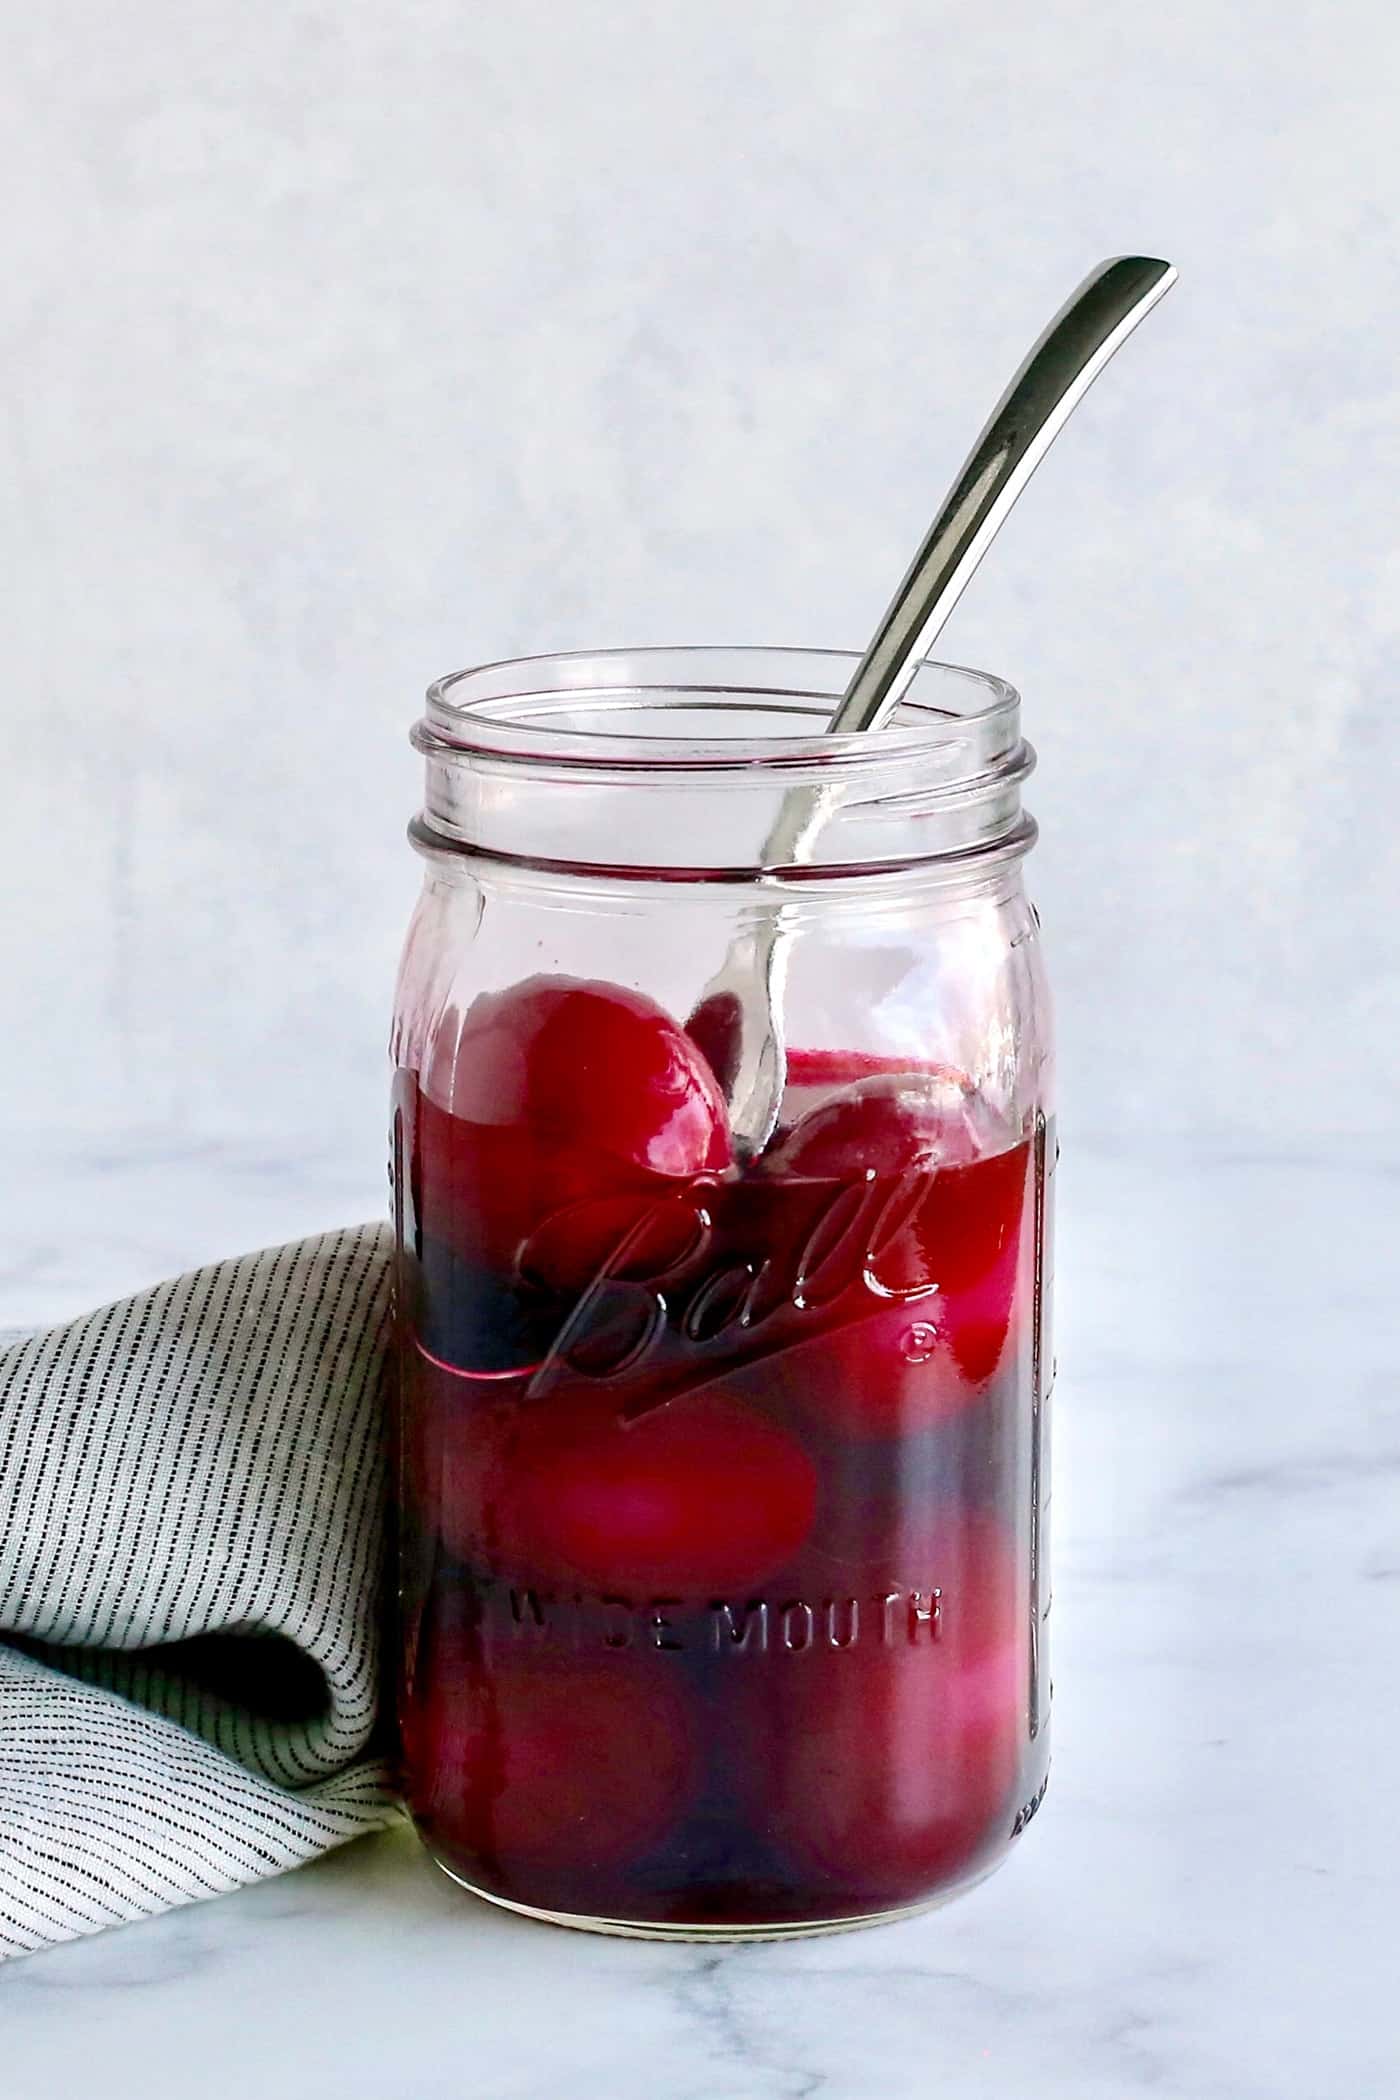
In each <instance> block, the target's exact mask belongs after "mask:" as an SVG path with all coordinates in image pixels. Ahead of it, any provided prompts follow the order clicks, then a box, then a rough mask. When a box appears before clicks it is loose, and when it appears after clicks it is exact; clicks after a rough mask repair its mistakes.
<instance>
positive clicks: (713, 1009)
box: [688, 255, 1176, 1159]
mask: <svg viewBox="0 0 1400 2100" xmlns="http://www.w3.org/2000/svg"><path fill="white" fill-rule="evenodd" d="M1175 282H1176V271H1175V270H1174V269H1173V267H1172V265H1171V264H1170V263H1166V262H1159V261H1157V260H1155V259H1154V258H1153V257H1151V256H1146V255H1120V256H1117V257H1115V258H1114V259H1113V260H1111V261H1109V262H1105V263H1101V264H1100V265H1099V267H1098V269H1096V270H1094V271H1092V272H1091V273H1090V275H1089V276H1088V277H1086V278H1085V280H1084V282H1083V284H1082V285H1080V287H1079V289H1078V291H1077V292H1076V293H1075V294H1074V296H1073V298H1072V299H1070V301H1069V302H1068V304H1067V305H1065V306H1063V307H1062V308H1061V309H1060V311H1059V313H1058V314H1056V316H1055V318H1054V320H1053V321H1052V322H1051V323H1050V325H1049V327H1048V328H1047V329H1046V331H1045V333H1044V334H1043V335H1042V336H1041V337H1040V339H1039V340H1038V341H1037V342H1036V343H1035V345H1034V346H1033V348H1032V349H1031V351H1030V353H1029V355H1028V356H1027V358H1026V360H1025V362H1024V364H1023V365H1022V366H1021V367H1020V370H1019V371H1018V372H1017V373H1016V375H1015V377H1014V378H1013V379H1012V381H1011V384H1010V385H1009V386H1008V388H1007V389H1006V392H1005V393H1004V394H1003V395H1002V397H1001V400H1000V401H999V402H998V403H997V405H996V408H995V409H994V410H993V411H992V416H991V420H990V422H989V423H988V424H987V426H986V428H985V429H984V430H983V432H982V435H981V436H980V437H979V438H978V440H977V443H976V444H975V445H974V446H973V448H972V451H971V453H970V454H969V455H968V458H967V462H966V464H965V465H964V467H963V470H962V472H961V474H959V476H958V478H957V480H956V482H955V483H954V484H953V487H952V490H951V491H950V493H949V495H948V498H947V501H946V502H945V503H944V505H943V508H942V509H941V510H940V511H939V513H938V516H937V517H936V518H935V519H934V521H933V524H932V525H931V526H930V527H929V530H928V534H927V537H926V538H925V540H924V542H923V545H922V546H921V547H920V548H919V551H918V553H917V554H916V555H915V556H914V560H913V562H912V564H911V565H910V569H909V573H908V574H907V575H906V577H905V578H904V581H903V582H902V583H901V584H900V586H899V589H898V590H897V591H896V592H895V594H894V597H893V599H892V600H891V601H890V605H889V609H888V611H887V612H886V613H885V616H884V618H883V619H882V620H881V622H880V625H879V627H878V628H877V629H876V631H875V638H874V640H873V641H872V642H871V644H870V647H869V648H868V649H867V650H866V652H865V654H864V656H863V657H862V658H861V660H860V663H859V664H858V666H857V668H856V671H855V674H854V676H853V677H852V679H851V682H850V684H849V685H848V686H847V688H846V691H845V695H844V697H843V698H842V700H841V702H840V704H839V705H838V706H837V708H836V710H835V712H834V714H833V715H832V717H831V720H830V722H829V723H828V725H827V730H828V733H829V734H830V735H835V736H839V735H842V734H848V733H849V732H850V731H852V730H862V729H878V728H879V727H880V725H881V724H882V723H883V722H885V721H887V720H888V718H889V717H890V715H891V714H893V712H894V710H895V708H896V707H897V706H898V705H899V702H900V700H901V699H902V698H903V695H904V693H905V691H906V690H907V688H908V686H909V684H910V682H911V681H912V679H913V677H914V674H915V672H916V671H917V670H918V668H919V665H920V663H921V662H922V660H923V659H924V657H925V656H926V655H927V653H928V651H929V649H930V648H931V647H932V645H933V642H934V640H935V638H936V636H937V635H938V634H939V632H940V630H941V629H942V627H943V623H944V622H945V620H946V619H947V618H948V615H949V613H951V611H952V610H953V607H954V606H955V605H956V604H957V602H958V599H959V598H960V597H961V595H962V591H963V587H964V585H965V584H966V583H967V581H968V579H969V577H970V576H971V575H972V572H973V570H974V569H975V568H976V567H977V564H978V562H980V561H981V559H982V556H983V555H984V554H985V553H986V551H987V549H988V547H989V546H990V545H991V543H992V541H993V540H994V539H995V537H996V535H997V533H998V532H1000V530H1001V528H1002V526H1003V525H1004V524H1005V522H1006V519H1007V516H1008V514H1009V512H1010V510H1011V508H1012V505H1013V504H1014V503H1015V501H1016V499H1017V497H1018V496H1019V495H1020V493H1021V491H1022V489H1024V487H1025V485H1026V483H1027V482H1028V481H1029V480H1030V478H1031V475H1032V474H1033V473H1034V472H1035V470H1036V468H1037V467H1038V466H1039V465H1040V462H1041V460H1042V459H1043V458H1044V457H1045V454H1046V453H1047V452H1048V451H1049V449H1050V446H1051V445H1052V444H1053V443H1054V441H1055V439H1056V438H1057V437H1058V436H1059V434H1060V431H1061V430H1062V429H1063V428H1064V426H1065V424H1066V422H1067V421H1068V420H1069V417H1070V416H1071V414H1072V413H1073V411H1074V410H1075V409H1076V408H1077V407H1078V405H1079V403H1080V402H1081V401H1082V400H1083V398H1084V395H1085V394H1086V393H1087V392H1088V390H1089V388H1090V386H1091V385H1092V384H1093V382H1094V380H1095V379H1097V378H1098V375H1099V373H1100V372H1101V371H1102V370H1103V368H1104V366H1105V365H1106V364H1107V363H1108V360H1109V359H1110V358H1111V357H1112V355H1113V353H1114V351H1115V350H1116V349H1117V348H1118V346H1119V344H1120V343H1122V342H1124V341H1126V339H1127V337H1128V336H1129V335H1131V334H1132V331H1133V330H1134V328H1136V326H1137V324H1138V322H1139V321H1140V320H1141V319H1142V318H1143V315H1144V314H1146V313H1148V312H1150V310H1151V309H1152V307H1154V306H1155V305H1156V304H1157V301H1158V300H1159V299H1160V298H1161V297H1162V294H1163V293H1164V292H1166V291H1168V290H1170V288H1171V286H1172V285H1173V284H1174V283H1175ZM833 799H834V798H833V793H832V790H831V789H830V788H827V787H821V788H794V789H792V790H790V792H789V793H788V794H787V795H786V796H785V797H784V799H783V803H782V807H781V808H780V810H779V812H778V816H777V819H776V821H775V823H774V825H773V828H772V830H771V831H770V833H769V835H768V837H767V839H766V840H765V841H764V845H763V853H762V870H763V876H762V879H764V880H766V881H768V882H770V883H773V884H775V885H776V884H777V882H779V881H780V880H781V875H780V873H778V874H775V873H774V872H772V871H775V870H777V871H780V870H782V869H783V868H785V867H790V866H791V865H792V864H793V862H794V861H797V862H801V861H804V860H806V859H808V858H809V857H810V855H811V851H812V846H813V843H814V841H815V838H816V835H817V833H818V831H819V830H820V829H821V826H822V824H823V822H824V821H825V819H826V817H827V816H828V815H829V813H830V811H831V807H832V803H833ZM787 932H788V925H787V916H786V914H785V913H784V910H783V907H782V905H781V904H776V905H775V907H774V909H773V910H771V911H764V912H760V913H756V914H754V915H753V917H752V918H751V920H750V921H749V923H748V924H747V925H745V926H744V927H743V928H742V929H741V930H740V931H739V932H738V933H737V934H736V935H735V937H734V940H733V941H732V943H731V944H730V948H729V953H728V955H727V956H726V957H725V961H724V966H723V968H722V969H721V970H720V971H719V972H718V974H717V975H716V976H714V977H713V978H711V980H710V982H709V984H708V985H707V986H706V987H705V990H704V992H703V993H702V995H701V998H700V1001H699V1004H698V1005H697V1006H696V1008H695V1011H694V1012H693V1013H692V1015H691V1017H690V1020H689V1023H688V1026H689V1029H690V1032H691V1034H692V1035H693V1036H694V1037H695V1038H696V1041H697V1042H698V1043H699V1044H700V1047H701V1048H702V1049H703V1050H704V1051H705V1052H706V1054H707V1055H708V1057H709V1059H710V1062H711V1064H712V1065H713V1066H714V1069H715V1072H716V1074H717V1076H718V1078H719V1081H720V1084H721V1085H722V1086H723V1087H724V1090H725V1092H726V1094H727V1096H728V1098H729V1114H730V1124H731V1127H732V1129H733V1133H734V1146H735V1151H736V1152H737V1154H738V1156H739V1157H740V1159H750V1158H753V1157H754V1156H755V1155H756V1154H757V1153H759V1152H761V1151H762V1150H763V1148H764V1146H765V1145H766V1144H767V1142H768V1140H769V1138H770V1137H771V1136H772V1134H773V1128H774V1125H775V1124H776V1122H777V1120H778V1111H779V1108H780V1107H781V1104H782V1098H783V1087H784V1085H785V1083H786V1078H787V1052H786V1049H785V1047H784V1042H783V993H784V989H785V985H786V978H787V950H788V942H787Z"/></svg>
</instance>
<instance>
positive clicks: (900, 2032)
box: [0, 1144, 1400, 2100]
mask: <svg viewBox="0 0 1400 2100" xmlns="http://www.w3.org/2000/svg"><path fill="white" fill-rule="evenodd" d="M10 1165H11V1169H12V1178H11V1183H10V1202H9V1204H8V1205H7V1208H6V1213H5V1216H4V1219H3V1223H0V1254H3V1258H4V1280H3V1285H2V1286H0V1324H3V1323H5V1322H7V1321H8V1322H12V1323H13V1322H16V1321H21V1320H28V1319H30V1318H39V1317H49V1316H61V1315H62V1314H64V1313H66V1312H70V1311H75V1310H78V1309H80V1308H81V1307H82V1306H83V1305H85V1304H87V1303H89V1302H92V1301H94V1300H95V1299H97V1298H99V1297H101V1296H102V1295H104V1294H106V1293H109V1292H112V1291H116V1290H120V1289H123V1288H126V1287H127V1286H129V1285H133V1284H136V1283H139V1282H143V1281H146V1280H149V1278H150V1277H152V1276H153V1275H155V1274H157V1273H160V1272H161V1271H163V1270H166V1269H170V1268H175V1267H178V1266H180V1265H182V1264H184V1263H186V1262H188V1261H190V1260H194V1259H198V1258H201V1257H204V1256H207V1255H210V1254H213V1253H221V1252H228V1251H230V1250H231V1249H232V1248H233V1247H235V1246H241V1245H249V1244H255V1243H258V1242H260V1241H265V1240H272V1239H276V1238H280V1237H284V1236H286V1235H287V1234H290V1233H292V1232H295V1231H300V1230H303V1229H308V1228H310V1227H312V1226H315V1225H321V1224H327V1223H330V1222H333V1221H335V1220H342V1219H345V1218H349V1217H355V1216H359V1215H363V1214H368V1213H369V1212H372V1211H373V1210H374V1209H375V1208H376V1207H377V1205H378V1200H379V1188H378V1185H377V1177H376V1176H375V1174H373V1173H371V1172H365V1173H364V1174H362V1175H357V1173H356V1172H355V1171H354V1170H353V1169H347V1168H346V1167H344V1166H343V1165H331V1164H329V1163H328V1162H327V1161H326V1160H325V1159H319V1160H318V1159H315V1158H309V1157H308V1158H304V1159H291V1160H288V1159H286V1158H285V1157H284V1158H282V1159H280V1160H279V1159H276V1158H273V1157H265V1156H261V1155H258V1154H256V1153H252V1152H248V1151H246V1150H242V1151H240V1150H237V1149H230V1148H228V1147H208V1148H205V1149H204V1150H202V1151H199V1152H181V1151H179V1150H174V1151H171V1152H169V1153H167V1154H166V1155H165V1156H163V1157H157V1156H153V1155H150V1154H149V1153H146V1154H144V1155H143V1154H142V1153H141V1152H140V1151H139V1150H134V1149H131V1148H127V1147H123V1146H121V1145H112V1146H109V1147H107V1148H106V1150H105V1152H104V1154H103V1156H102V1157H101V1158H98V1157H97V1156H95V1155H94V1154H93V1153H92V1151H91V1150H90V1149H84V1148H82V1147H81V1146H77V1147H74V1148H73V1149H71V1150H65V1149H64V1148H62V1147H59V1148H57V1149H55V1148H54V1147H53V1146H52V1145H49V1146H47V1147H46V1148H45V1151H44V1152H43V1154H40V1153H39V1152H38V1151H37V1150H36V1151H35V1152H33V1153H31V1154H29V1155H25V1154H24V1153H23V1152H22V1151H20V1152H18V1153H16V1152H14V1151H13V1150H12V1153H11V1159H10ZM1060 1186H1061V1225H1062V1230H1061V1238H1060V1278H1061V1289H1060V1306H1059V1352H1060V1358H1061V1366H1062V1377H1061V1385H1060V1394H1059V1405H1060V1416H1059V1421H1058V1425H1057V1448H1056V1467H1057V1474H1056V1480H1057V1486H1056V1504H1055V1507H1056V1516H1057V1525H1058V1531H1057V1540H1056V1606H1055V1614H1054V1621H1053V1625H1054V1635H1055V1676H1056V1687H1057V1690H1056V1708H1055V1729H1056V1755H1055V1765H1054V1777H1053V1781H1052V1785H1051V1790H1050V1796H1049V1799H1048V1800H1047V1803H1046V1807H1045V1810H1044V1812H1043V1813H1042V1815H1041V1816H1040V1817H1038V1818H1037V1820H1036V1822H1035V1824H1034V1826H1033V1827H1032V1829H1031V1831H1030V1832H1029V1833H1028V1835H1027V1837H1026V1839H1025V1841H1024V1842H1023V1844H1022V1846H1021V1847H1020V1849H1019V1850H1018V1852H1017V1854H1016V1855H1015V1856H1014V1857H1013V1859H1012V1861H1011V1862H1010V1864H1009V1865H1008V1866H1007V1867H1006V1868H1005V1869H1004V1870H1003V1872H1002V1873H1001V1874H999V1875H998V1876H997V1877H995V1878H994V1879H993V1880H992V1881H990V1882H988V1883H986V1884H985V1885H984V1886H983V1887H982V1888H981V1889H979V1890H978V1891H976V1892H975V1893H974V1894H972V1895H971V1896H969V1897H967V1898H966V1899H964V1900H963V1901H962V1902H961V1903H959V1904H957V1905H956V1906H954V1907H952V1908H950V1909H948V1910H946V1911H944V1912H941V1913H937V1914H934V1915H932V1916H929V1917H927V1918H924V1919H922V1920H919V1921H916V1922H914V1923H911V1924H905V1925H901V1926H897V1927H892V1928H887V1929H885V1930H882V1931H878V1932H868V1933H860V1934H854V1935H850V1936H848V1937H843V1938H839V1939H831V1940H818V1941H809V1942H805V1943H796V1944H791V1945H785V1946H768V1947H756V1948H736V1949H728V1950H720V1951H715V1950H709V1949H700V1948H693V1947H658V1946H650V1945H640V1944H632V1943H626V1942H618V1941H608V1940H600V1939H590V1938H586V1937H583V1936H580V1935H574V1934H565V1933H560V1932H554V1931H551V1930H549V1929H548V1928H544V1927H538V1926H533V1925H529V1924H525V1923H523V1922H520V1921H516V1920H514V1919H511V1918H509V1917H506V1916H504V1915H501V1914H498V1913H496V1912H493V1911H491V1910H489V1909H487V1908H486V1907H485V1906H480V1905H474V1904H472V1903H470V1902H469V1901H468V1900H467V1899H465V1898H461V1897H459V1896H457V1895H456V1894H455V1893H454V1892H453V1891H452V1890H451V1889H450V1888H449V1887H448V1886H447V1885H446V1884H445V1883H443V1882H442V1881H441V1880H439V1879H438V1878H436V1877H435V1876H434V1874H433V1873H432V1872H431V1871H430V1870H429V1869H428V1868H427V1866H426V1865H425V1864H424V1862H423V1860H422V1858H421V1856H420V1855H419V1854H418V1852H417V1850H416V1848H415V1846H414V1844H413V1842H412V1840H411V1839H410V1838H409V1837H408V1835H407V1834H406V1833H396V1834H393V1835H390V1836H387V1837H384V1838H380V1839H373V1840H368V1841H365V1842H363V1843H361V1844H359V1845H357V1846H354V1847H352V1848H350V1849H349V1850H348V1851H346V1852H344V1853H341V1854H339V1855H338V1856H336V1857H333V1858H331V1859H329V1860H327V1861H324V1862H322V1863H320V1864H318V1865H316V1866H314V1867H311V1868H308V1869H305V1870H303V1871H302V1872H300V1873H297V1874H294V1875H291V1876H288V1877H286V1878H285V1879H283V1880H280V1881H277V1882H273V1883H269V1884H266V1885H264V1886H262V1887H260V1888H257V1889H253V1890H250V1891H247V1892H245V1893H242V1894H239V1895H236V1896H232V1897H227V1898H224V1899H222V1900H221V1901H219V1902H216V1903H212V1904H204V1905H200V1906H196V1907H195V1908H192V1909H190V1910H186V1911H183V1912H179V1913H175V1914H172V1915H170V1916H167V1917H165V1918H162V1919H157V1920H155V1921H153V1922H151V1923H147V1924H142V1925H138V1926H133V1927H129V1928H127V1929H125V1930H122V1931H117V1932H112V1933H108V1934H105V1935H102V1936H100V1937H98V1938H96V1939H93V1940H89V1941H86V1942H82V1943H79V1944H76V1945H73V1946H70V1947H67V1948H62V1949H58V1950H56V1951H54V1952H51V1953H48V1954H44V1955H40V1956H36V1957H33V1958H31V1959H29V1960H27V1961H23V1962H16V1963H11V1964H9V1965H7V1966H6V1967H5V1968H4V1969H3V1970H0V2037H3V2039H2V2040H0V2092H3V2095H4V2100H59V2096H66V2095H68V2094H70V2093H78V2092H83V2093H94V2094H100V2095H102V2096H103V2100H176V2096H180V2100H183V2096H186V2095H188V2094H191V2093H198V2094H200V2095H201V2096H202V2100H235V2096H237V2100H244V2096H246V2095H247V2094H248V2093H249V2092H257V2093H265V2094H269V2095H271V2096H274V2100H283V2096H286V2100H293V2096H295V2100H477V2096H480V2100H557V2096H558V2095H561V2094H567V2095H569V2096H570V2100H929V2096H932V2095H941V2094H950V2095H957V2096H959V2100H961V2096H964V2095H966V2096H969V2100H978V2096H984V2095H986V2096H996V2100H1003V2096H1005V2100H1026V2096H1028V2095H1031V2094H1034V2095H1036V2096H1037V2100H1128V2096H1132V2095H1138V2094H1144V2095H1146V2094H1153V2095H1158V2094H1163V2095H1169V2096H1171V2100H1373V2096H1374V2100H1381V2096H1385V2100H1389V2096H1390V2095H1392V2094H1393V2093H1394V2091H1395V2085H1396V2076H1397V2066H1400V1999H1397V1993H1396V1990H1395V1984H1394V1971H1395V1955H1396V1938H1395V1889H1396V1886H1397V1877H1400V1809H1398V1808H1397V1794H1396V1788H1395V1785H1394V1776H1393V1772H1392V1769H1391V1765H1392V1760H1393V1752H1394V1746H1395V1742H1396V1731H1397V1722H1400V1690H1397V1669H1396V1654H1397V1645H1398V1643H1400V1627H1398V1626H1397V1620H1398V1619H1400V1522H1397V1518H1396V1485H1397V1478H1400V1386H1398V1385H1397V1377H1396V1370H1395V1365H1396V1362H1397V1357H1398V1356H1400V1347H1398V1346H1397V1345H1398V1344H1400V1335H1398V1334H1397V1327H1400V1309H1397V1303H1396V1296H1395V1292H1394V1289H1393V1268H1394V1249H1393V1240H1392V1237H1391V1235H1392V1232H1393V1228H1394V1225H1395V1220H1396V1195H1397V1190H1400V1147H1396V1148H1394V1149H1392V1150H1391V1151H1390V1152H1389V1153H1388V1154H1387V1153H1380V1154H1377V1152H1376V1151H1375V1149H1374V1148H1363V1147H1361V1146H1352V1147H1351V1148H1349V1149H1345V1148H1344V1149H1343V1150H1342V1151H1341V1152H1340V1153H1337V1152H1334V1153H1332V1154H1330V1155H1329V1154H1328V1153H1325V1152H1323V1151H1318V1152H1317V1153H1316V1154H1314V1155H1311V1156H1306V1157H1293V1158H1289V1157H1285V1156H1282V1155H1270V1154H1268V1153H1266V1152H1263V1151H1246V1152H1236V1153H1229V1152H1225V1151H1222V1150H1214V1151H1209V1150H1201V1149H1196V1150H1188V1149H1184V1148H1172V1147H1163V1148H1160V1149H1157V1150H1146V1149H1144V1150H1141V1151H1138V1152H1123V1151H1120V1150H1113V1151H1099V1152H1095V1151H1092V1150H1086V1149H1083V1148H1081V1147H1078V1146H1076V1145H1074V1144H1071V1145H1070V1146H1069V1147H1068V1148H1067V1151H1066V1156H1065V1161H1064V1166H1063V1170H1062V1174H1061V1183H1060Z"/></svg>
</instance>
